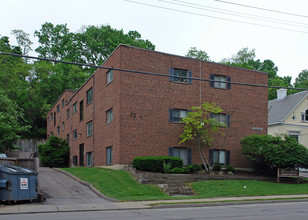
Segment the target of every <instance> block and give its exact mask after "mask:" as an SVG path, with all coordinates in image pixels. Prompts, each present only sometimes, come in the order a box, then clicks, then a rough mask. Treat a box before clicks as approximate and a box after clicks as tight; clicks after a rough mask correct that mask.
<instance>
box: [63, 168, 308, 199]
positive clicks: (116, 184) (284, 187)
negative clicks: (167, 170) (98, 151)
mask: <svg viewBox="0 0 308 220" xmlns="http://www.w3.org/2000/svg"><path fill="white" fill-rule="evenodd" d="M63 170H65V171H67V172H69V173H71V174H73V175H75V176H77V177H78V178H80V179H82V180H84V181H86V182H88V183H91V184H93V185H94V187H95V188H96V189H97V190H99V191H100V192H102V193H103V194H104V195H106V196H108V197H110V198H114V199H117V200H120V201H129V200H131V201H138V200H139V201H140V200H165V199H193V198H214V197H231V196H264V195H299V194H308V183H304V184H296V183H294V184H287V183H272V182H263V181H256V180H208V181H202V182H195V183H190V184H189V185H190V186H191V187H192V188H193V190H194V192H195V193H196V196H189V197H170V196H167V195H165V194H164V193H163V192H162V191H161V190H160V189H159V188H158V187H157V186H152V185H144V184H139V183H137V182H136V181H135V180H134V179H133V177H132V176H131V175H130V174H129V173H127V172H126V171H123V170H110V169H104V168H99V167H75V168H63ZM294 181H295V180H294ZM244 186H246V188H244Z"/></svg>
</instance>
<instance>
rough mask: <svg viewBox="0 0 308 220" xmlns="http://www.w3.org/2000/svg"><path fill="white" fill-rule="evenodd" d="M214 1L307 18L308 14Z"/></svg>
mask: <svg viewBox="0 0 308 220" xmlns="http://www.w3.org/2000/svg"><path fill="white" fill-rule="evenodd" d="M214 1H216V2H221V3H226V4H230V5H237V6H241V7H246V8H253V9H258V10H262V11H270V12H274V13H279V14H285V15H291V16H296V17H302V18H308V16H306V15H300V14H294V13H289V12H284V11H277V10H273V9H268V8H260V7H255V6H251V5H244V4H239V3H234V2H227V1H223V0H214Z"/></svg>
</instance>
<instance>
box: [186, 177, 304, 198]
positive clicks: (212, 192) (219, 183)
mask: <svg viewBox="0 0 308 220" xmlns="http://www.w3.org/2000/svg"><path fill="white" fill-rule="evenodd" d="M294 181H295V180H294ZM189 185H190V186H191V187H192V188H193V190H194V192H195V193H196V194H197V196H196V197H197V198H213V197H227V196H266V195H300V194H308V183H302V184H296V183H293V184H292V183H291V184H290V183H289V184H287V183H272V182H264V181H256V180H209V181H202V182H196V183H191V184H189ZM244 186H246V188H244Z"/></svg>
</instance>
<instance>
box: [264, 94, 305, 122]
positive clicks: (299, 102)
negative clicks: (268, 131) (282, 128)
mask: <svg viewBox="0 0 308 220" xmlns="http://www.w3.org/2000/svg"><path fill="white" fill-rule="evenodd" d="M302 92H307V94H306V95H305V96H303V98H302V99H300V100H299V101H298V102H297V104H296V105H294V107H293V108H291V110H290V111H289V112H288V113H287V114H286V115H285V116H284V117H283V118H282V121H279V122H281V123H282V122H284V121H285V120H286V119H287V117H288V116H289V115H290V114H291V113H292V112H293V111H294V110H295V109H296V108H297V107H298V106H299V105H300V104H301V103H302V102H303V101H304V100H305V99H306V98H307V97H308V90H305V91H301V92H298V93H294V94H291V95H288V97H290V96H292V95H296V94H299V93H302ZM274 101H283V99H274V100H270V101H269V103H271V102H274ZM273 123H277V122H273ZM273 123H271V124H273Z"/></svg>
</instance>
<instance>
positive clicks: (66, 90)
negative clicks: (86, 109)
mask: <svg viewBox="0 0 308 220" xmlns="http://www.w3.org/2000/svg"><path fill="white" fill-rule="evenodd" d="M65 92H74V94H75V93H76V92H77V91H76V90H72V89H64V91H63V92H62V93H61V95H60V96H59V98H58V99H57V101H55V103H54V104H53V105H52V107H51V108H50V110H49V111H48V114H49V112H50V111H51V109H53V107H55V105H56V104H57V102H58V101H59V100H60V99H61V97H62V96H63V95H64V93H65ZM74 94H73V95H74ZM67 103H68V102H67ZM65 105H66V103H65Z"/></svg>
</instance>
